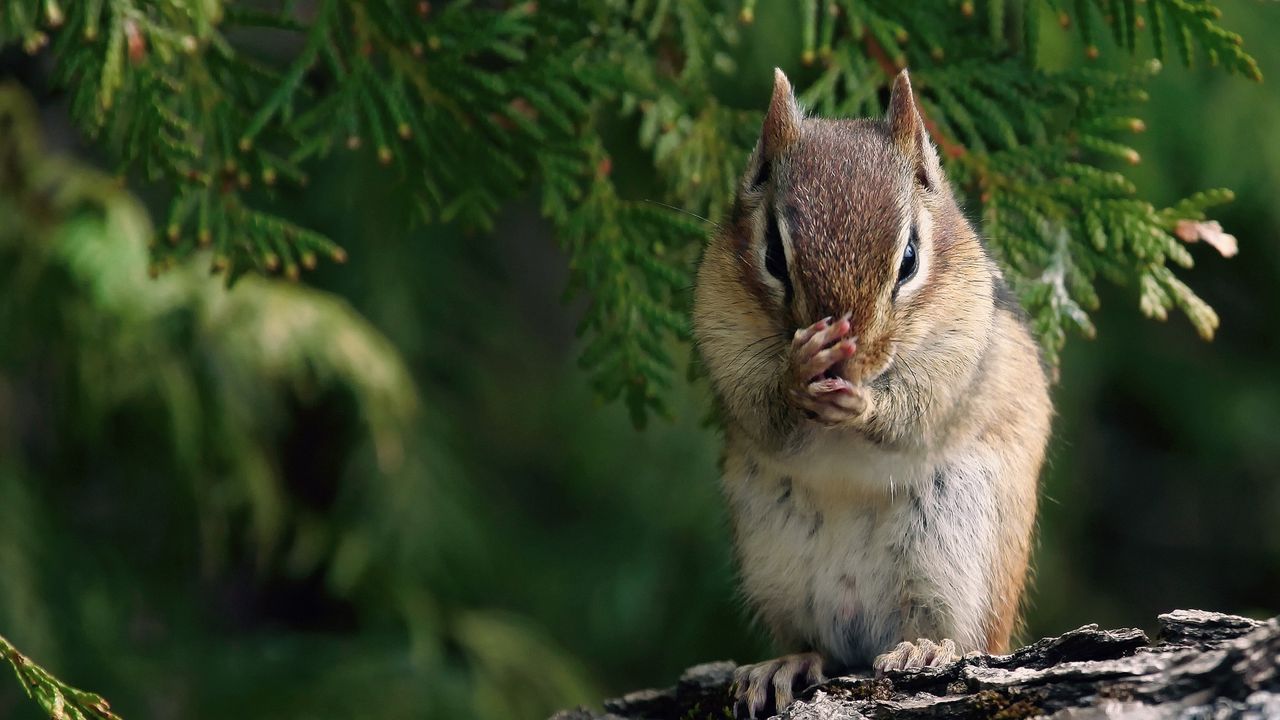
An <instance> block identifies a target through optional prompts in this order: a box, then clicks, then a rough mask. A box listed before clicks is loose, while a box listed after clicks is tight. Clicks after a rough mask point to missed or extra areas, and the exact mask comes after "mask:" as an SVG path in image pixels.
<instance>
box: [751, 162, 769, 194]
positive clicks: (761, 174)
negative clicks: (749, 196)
mask: <svg viewBox="0 0 1280 720" xmlns="http://www.w3.org/2000/svg"><path fill="white" fill-rule="evenodd" d="M767 182H769V162H768V161H767V160H761V161H760V169H759V170H758V171H756V179H755V180H753V181H751V187H753V188H759V187H760V186H761V185H764V184H765V183H767Z"/></svg>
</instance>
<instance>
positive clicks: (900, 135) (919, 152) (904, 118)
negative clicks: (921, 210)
mask: <svg viewBox="0 0 1280 720" xmlns="http://www.w3.org/2000/svg"><path fill="white" fill-rule="evenodd" d="M885 121H886V122H888V123H889V136H890V137H891V138H893V144H894V145H896V146H897V147H898V149H899V150H900V151H902V154H903V155H905V156H906V157H907V159H908V160H910V161H911V162H912V163H913V164H914V165H915V168H916V179H917V180H919V182H920V184H922V185H924V186H925V187H926V188H929V189H933V188H935V187H937V186H938V184H939V182H940V181H941V179H942V167H941V165H940V164H939V163H938V152H937V151H936V150H934V148H933V143H932V142H930V141H929V133H928V132H927V131H926V130H925V127H924V118H922V117H920V109H919V107H917V106H916V97H915V94H914V93H913V92H912V91H911V78H910V77H908V75H907V71H906V70H903V71H902V72H900V73H898V76H897V77H895V78H894V79H893V90H892V91H890V93H889V112H888V113H887V115H886V116H885Z"/></svg>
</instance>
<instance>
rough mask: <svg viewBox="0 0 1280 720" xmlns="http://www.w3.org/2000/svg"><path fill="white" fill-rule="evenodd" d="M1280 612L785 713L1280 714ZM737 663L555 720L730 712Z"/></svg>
mask: <svg viewBox="0 0 1280 720" xmlns="http://www.w3.org/2000/svg"><path fill="white" fill-rule="evenodd" d="M1278 619H1280V618H1272V619H1271V620H1268V621H1266V622H1260V621H1257V620H1250V619H1248V618H1243V617H1238V616H1235V615H1223V614H1220V613H1211V612H1203V611H1199V610H1176V611H1174V612H1171V613H1167V614H1165V615H1161V616H1160V617H1159V634H1158V636H1157V640H1156V642H1150V641H1149V640H1148V639H1147V635H1146V633H1144V632H1143V631H1142V630H1137V629H1133V628H1125V629H1120V630H1100V629H1098V626H1097V625H1086V626H1084V627H1081V628H1079V629H1076V630H1072V631H1071V632H1068V633H1066V634H1064V635H1060V636H1058V637H1049V638H1044V639H1042V640H1038V641H1036V642H1034V643H1032V644H1030V645H1027V646H1026V647H1023V648H1020V649H1018V650H1015V651H1014V652H1012V653H1010V654H1008V655H984V654H980V653H973V654H970V655H968V656H966V657H964V658H962V659H961V660H959V661H957V662H955V663H952V664H951V665H948V666H946V667H941V668H933V669H927V670H913V671H904V672H893V673H889V674H888V675H887V676H886V677H883V678H875V677H872V676H871V675H869V674H859V675H848V676H844V677H838V678H833V679H831V680H828V681H827V682H825V683H822V684H820V685H816V686H814V687H811V688H809V689H807V690H805V691H804V692H803V693H801V694H800V695H799V697H798V699H797V700H796V702H794V703H792V705H791V706H790V707H788V708H785V709H783V711H782V712H781V713H780V714H779V715H778V716H777V717H780V718H783V719H784V720H863V719H867V718H870V719H876V720H878V719H882V718H912V719H917V718H918V719H925V718H1008V719H1010V720H1013V719H1016V718H1027V717H1048V718H1055V719H1063V720H1065V719H1068V718H1069V719H1071V720H1080V719H1084V718H1089V719H1092V718H1141V719H1142V720H1156V719H1162V718H1280V622H1278ZM734 667H735V665H734V664H733V663H732V662H715V663H707V664H705V665H698V666H695V667H692V668H690V669H689V670H687V671H685V673H684V675H683V676H682V677H681V678H680V681H679V682H678V683H677V684H676V685H675V686H673V687H669V688H666V689H663V690H641V691H639V692H633V693H630V694H628V695H626V696H624V697H621V698H617V699H613V700H606V701H605V702H604V712H603V713H601V712H597V711H594V710H590V709H587V708H578V709H576V710H566V711H561V712H560V713H557V714H556V715H555V716H554V718H553V720H699V719H702V718H708V719H710V718H714V719H715V720H725V718H731V717H733V715H732V702H731V701H730V693H731V691H732V689H731V683H732V678H733V669H734Z"/></svg>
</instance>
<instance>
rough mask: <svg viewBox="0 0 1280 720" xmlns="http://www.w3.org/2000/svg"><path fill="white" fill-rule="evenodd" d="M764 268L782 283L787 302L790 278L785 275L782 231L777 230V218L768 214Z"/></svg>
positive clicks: (789, 298)
mask: <svg viewBox="0 0 1280 720" xmlns="http://www.w3.org/2000/svg"><path fill="white" fill-rule="evenodd" d="M764 268H765V269H766V270H768V271H769V274H770V275H772V276H774V277H775V278H777V279H778V282H780V283H782V289H783V292H784V293H785V294H786V299H787V301H790V300H791V292H792V290H791V276H790V275H788V274H787V254H786V252H785V251H784V250H783V249H782V230H781V229H779V228H778V218H777V217H775V216H774V214H773V213H772V212H770V213H769V221H768V223H767V224H766V225H765V229H764Z"/></svg>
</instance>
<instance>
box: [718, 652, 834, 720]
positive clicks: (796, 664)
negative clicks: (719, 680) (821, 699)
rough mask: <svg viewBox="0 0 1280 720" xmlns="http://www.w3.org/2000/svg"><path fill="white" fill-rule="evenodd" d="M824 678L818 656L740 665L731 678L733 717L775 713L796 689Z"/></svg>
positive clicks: (801, 656)
mask: <svg viewBox="0 0 1280 720" xmlns="http://www.w3.org/2000/svg"><path fill="white" fill-rule="evenodd" d="M826 679H827V678H826V676H824V675H823V674H822V656H820V655H818V654H817V653H812V652H809V653H800V654H796V655H784V656H782V657H780V658H775V659H773V660H766V661H765V662H762V663H756V664H755V665H743V666H742V667H740V668H738V669H737V670H735V671H734V676H733V694H734V705H733V712H734V715H735V717H738V718H757V717H768V716H769V715H773V714H776V713H778V712H781V711H782V710H783V709H785V708H786V707H787V706H788V705H790V704H791V701H792V700H793V699H795V692H796V690H797V689H799V690H803V689H804V688H806V687H809V686H810V685H815V684H817V683H820V682H823V681H825V680H826Z"/></svg>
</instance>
